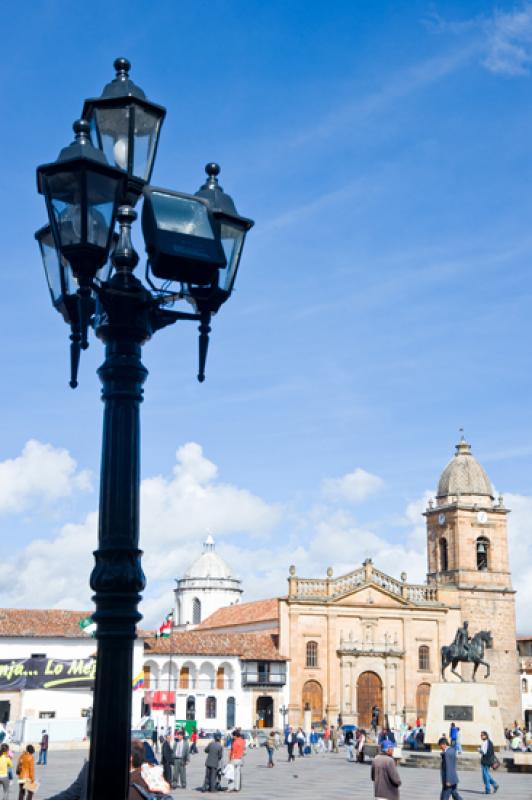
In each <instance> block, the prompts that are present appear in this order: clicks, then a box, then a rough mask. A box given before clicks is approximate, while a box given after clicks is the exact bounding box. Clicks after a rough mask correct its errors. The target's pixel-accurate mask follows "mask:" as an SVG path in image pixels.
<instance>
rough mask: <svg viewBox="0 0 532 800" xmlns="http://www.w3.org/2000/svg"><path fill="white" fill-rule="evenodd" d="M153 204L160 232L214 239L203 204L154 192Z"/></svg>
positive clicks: (152, 196)
mask: <svg viewBox="0 0 532 800" xmlns="http://www.w3.org/2000/svg"><path fill="white" fill-rule="evenodd" d="M151 202H152V205H153V210H154V213H155V219H156V220H157V227H158V228H159V230H162V231H170V232H171V233H182V234H186V235H188V236H199V237H201V238H202V239H214V232H213V230H212V226H211V223H210V220H209V214H208V212H207V209H206V208H205V206H204V205H203V203H200V202H198V201H196V200H191V199H187V198H185V197H176V196H175V195H166V194H162V193H160V192H152V194H151Z"/></svg>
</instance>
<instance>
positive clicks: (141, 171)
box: [132, 106, 161, 181]
mask: <svg viewBox="0 0 532 800" xmlns="http://www.w3.org/2000/svg"><path fill="white" fill-rule="evenodd" d="M134 113H135V123H134V132H135V144H134V149H133V169H132V172H133V175H135V176H137V177H139V178H143V179H144V180H145V181H149V179H150V175H151V171H152V166H153V162H154V160H155V147H156V144H157V139H158V131H159V126H160V124H161V116H160V114H153V113H152V112H150V111H147V110H146V109H144V108H142V107H141V106H136V107H135V110H134Z"/></svg>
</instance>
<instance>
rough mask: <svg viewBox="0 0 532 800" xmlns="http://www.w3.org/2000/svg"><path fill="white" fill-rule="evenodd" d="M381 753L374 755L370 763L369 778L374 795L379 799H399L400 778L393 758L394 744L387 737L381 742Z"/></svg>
mask: <svg viewBox="0 0 532 800" xmlns="http://www.w3.org/2000/svg"><path fill="white" fill-rule="evenodd" d="M381 747H382V753H380V754H379V755H378V756H375V758H374V759H373V764H372V765H371V780H372V781H373V782H374V784H375V797H376V798H379V800H399V787H400V785H401V778H400V777H399V772H398V771H397V767H396V765H395V761H394V760H393V748H394V744H393V742H391V741H390V740H389V739H385V740H384V741H383V742H382V745H381Z"/></svg>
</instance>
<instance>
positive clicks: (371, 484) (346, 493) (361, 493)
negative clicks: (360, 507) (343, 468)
mask: <svg viewBox="0 0 532 800" xmlns="http://www.w3.org/2000/svg"><path fill="white" fill-rule="evenodd" d="M383 486H384V481H383V480H382V478H379V476H378V475H372V474H371V472H366V470H365V469H361V467H357V468H356V469H355V470H354V471H353V472H348V473H347V474H346V475H343V476H342V477H341V478H325V480H323V481H322V484H321V490H322V493H323V495H324V497H326V498H327V499H329V500H340V501H342V500H343V501H346V502H348V503H361V502H362V501H363V500H366V499H367V498H368V497H370V495H372V494H375V493H376V492H378V491H380V490H381V489H382V487H383Z"/></svg>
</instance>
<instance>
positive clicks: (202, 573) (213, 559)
mask: <svg viewBox="0 0 532 800" xmlns="http://www.w3.org/2000/svg"><path fill="white" fill-rule="evenodd" d="M235 577H236V576H235V575H234V573H233V571H232V569H231V567H230V566H229V565H228V564H226V562H225V561H224V560H223V558H221V557H220V556H219V555H218V554H217V553H213V552H209V551H207V552H205V553H202V554H201V556H200V557H199V558H197V559H196V560H195V561H194V563H193V564H191V566H190V567H189V568H188V569H187V571H186V572H185V574H184V575H183V578H192V579H195V578H222V579H225V580H228V579H231V578H233V579H234V578H235Z"/></svg>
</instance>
